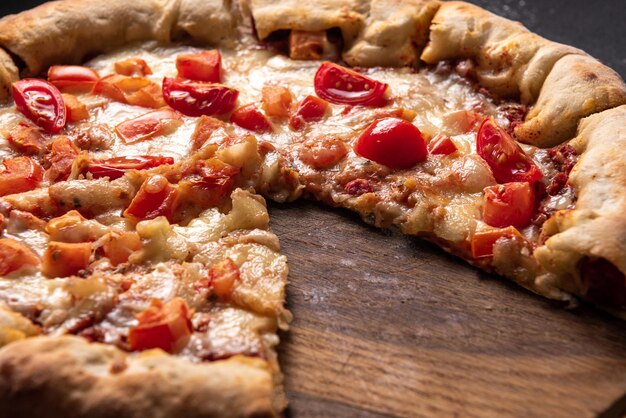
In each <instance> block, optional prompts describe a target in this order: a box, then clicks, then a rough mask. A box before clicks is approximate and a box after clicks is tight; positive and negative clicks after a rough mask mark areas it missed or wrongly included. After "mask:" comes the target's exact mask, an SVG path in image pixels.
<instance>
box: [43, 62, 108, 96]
mask: <svg viewBox="0 0 626 418" xmlns="http://www.w3.org/2000/svg"><path fill="white" fill-rule="evenodd" d="M98 80H100V75H99V74H98V73H97V72H96V70H93V69H91V68H88V67H83V66H81V65H53V66H52V67H50V69H49V70H48V81H49V82H50V83H52V84H54V85H55V86H56V87H57V88H58V89H59V90H62V91H71V92H76V93H78V92H88V91H91V89H92V88H93V86H95V84H96V83H97V82H98Z"/></svg>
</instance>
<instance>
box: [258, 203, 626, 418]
mask: <svg viewBox="0 0 626 418" xmlns="http://www.w3.org/2000/svg"><path fill="white" fill-rule="evenodd" d="M270 215H271V219H272V227H273V229H274V231H275V232H276V233H277V234H278V236H279V238H280V240H281V245H282V251H283V253H284V254H286V255H287V257H288V258H289V267H290V284H289V287H288V306H289V308H290V309H291V310H292V312H293V314H294V318H295V319H294V321H293V323H292V327H291V330H290V331H289V332H287V333H285V334H283V335H282V343H281V346H280V355H281V363H282V367H283V370H284V372H285V375H286V388H287V393H288V397H289V400H290V402H291V405H290V409H289V411H288V415H289V416H291V417H294V418H296V417H297V418H303V417H378V416H407V417H408V416H411V417H413V416H424V417H432V416H459V417H460V416H463V417H465V416H469V417H491V416H498V417H504V416H523V417H542V416H545V417H591V416H597V415H598V414H600V413H603V412H604V415H602V416H606V417H611V416H621V415H622V414H623V413H624V411H625V410H626V409H621V408H624V405H623V403H624V401H625V400H626V399H623V400H622V401H621V403H620V402H619V401H618V400H619V398H620V397H622V396H623V395H625V394H626V338H625V337H626V327H625V324H624V322H623V321H620V320H617V319H614V318H612V317H610V316H609V315H607V314H604V313H602V312H599V311H597V310H595V309H593V308H589V307H583V308H578V309H576V310H574V311H568V310H565V309H563V308H562V307H560V306H557V305H556V304H555V303H554V302H550V301H547V300H544V299H542V298H540V297H538V296H536V295H534V294H532V293H530V292H528V291H526V290H524V289H522V288H519V287H517V286H516V285H514V284H510V283H508V282H505V281H504V280H501V279H498V278H497V277H494V276H492V275H488V274H484V273H481V272H479V271H478V270H476V269H474V268H472V267H470V266H468V265H466V264H465V263H464V262H462V261H460V260H457V259H456V258H454V257H452V256H449V255H447V254H445V253H443V252H442V251H440V250H439V249H437V248H436V247H435V246H434V245H431V244H429V243H426V242H423V241H421V240H419V239H415V238H410V237H404V236H401V235H400V234H398V233H395V232H393V231H381V230H376V229H374V228H370V227H368V226H366V225H364V224H363V223H362V222H361V221H360V220H359V219H357V218H356V217H355V216H354V215H352V214H350V213H348V212H345V211H339V210H331V209H328V208H325V207H322V206H319V205H316V204H314V203H309V202H300V203H295V204H289V205H278V204H270ZM614 404H615V405H614Z"/></svg>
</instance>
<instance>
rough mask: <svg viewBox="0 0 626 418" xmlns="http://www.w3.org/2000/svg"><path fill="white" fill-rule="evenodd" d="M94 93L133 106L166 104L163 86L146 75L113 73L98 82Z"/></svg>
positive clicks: (155, 106) (158, 106)
mask: <svg viewBox="0 0 626 418" xmlns="http://www.w3.org/2000/svg"><path fill="white" fill-rule="evenodd" d="M93 93H94V94H101V95H103V96H106V97H108V98H109V99H112V100H115V101H116V102H120V103H128V104H130V105H133V106H142V107H149V108H153V109H158V108H161V107H163V106H165V102H164V101H163V97H162V96H163V93H162V92H161V86H159V85H158V84H157V83H155V82H153V81H150V80H148V79H147V78H145V77H128V76H125V75H121V74H111V75H108V76H106V77H103V78H102V79H100V80H99V81H98V82H97V83H96V85H95V86H94V88H93Z"/></svg>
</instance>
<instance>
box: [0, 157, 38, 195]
mask: <svg viewBox="0 0 626 418" xmlns="http://www.w3.org/2000/svg"><path fill="white" fill-rule="evenodd" d="M2 164H3V165H4V171H1V172H0V196H5V195H8V194H12V193H21V192H27V191H29V190H33V189H34V188H35V187H37V185H38V184H39V183H41V180H42V179H43V168H42V167H41V166H40V165H39V163H38V162H37V161H35V160H33V159H32V158H29V157H14V158H7V159H5V160H4V161H2Z"/></svg>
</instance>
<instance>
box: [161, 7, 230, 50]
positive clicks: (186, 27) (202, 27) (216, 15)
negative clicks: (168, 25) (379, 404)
mask: <svg viewBox="0 0 626 418" xmlns="http://www.w3.org/2000/svg"><path fill="white" fill-rule="evenodd" d="M228 3H229V2H225V1H222V0H181V1H180V5H179V7H178V15H177V17H176V23H175V25H174V30H173V33H172V35H173V38H174V39H179V38H184V37H185V35H186V36H187V37H191V38H192V39H194V40H197V41H200V42H205V43H207V44H209V45H215V44H219V43H222V42H224V41H225V40H227V39H232V38H233V37H234V34H235V31H236V20H235V17H234V15H233V13H231V10H229V9H228V7H227V4H228Z"/></svg>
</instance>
